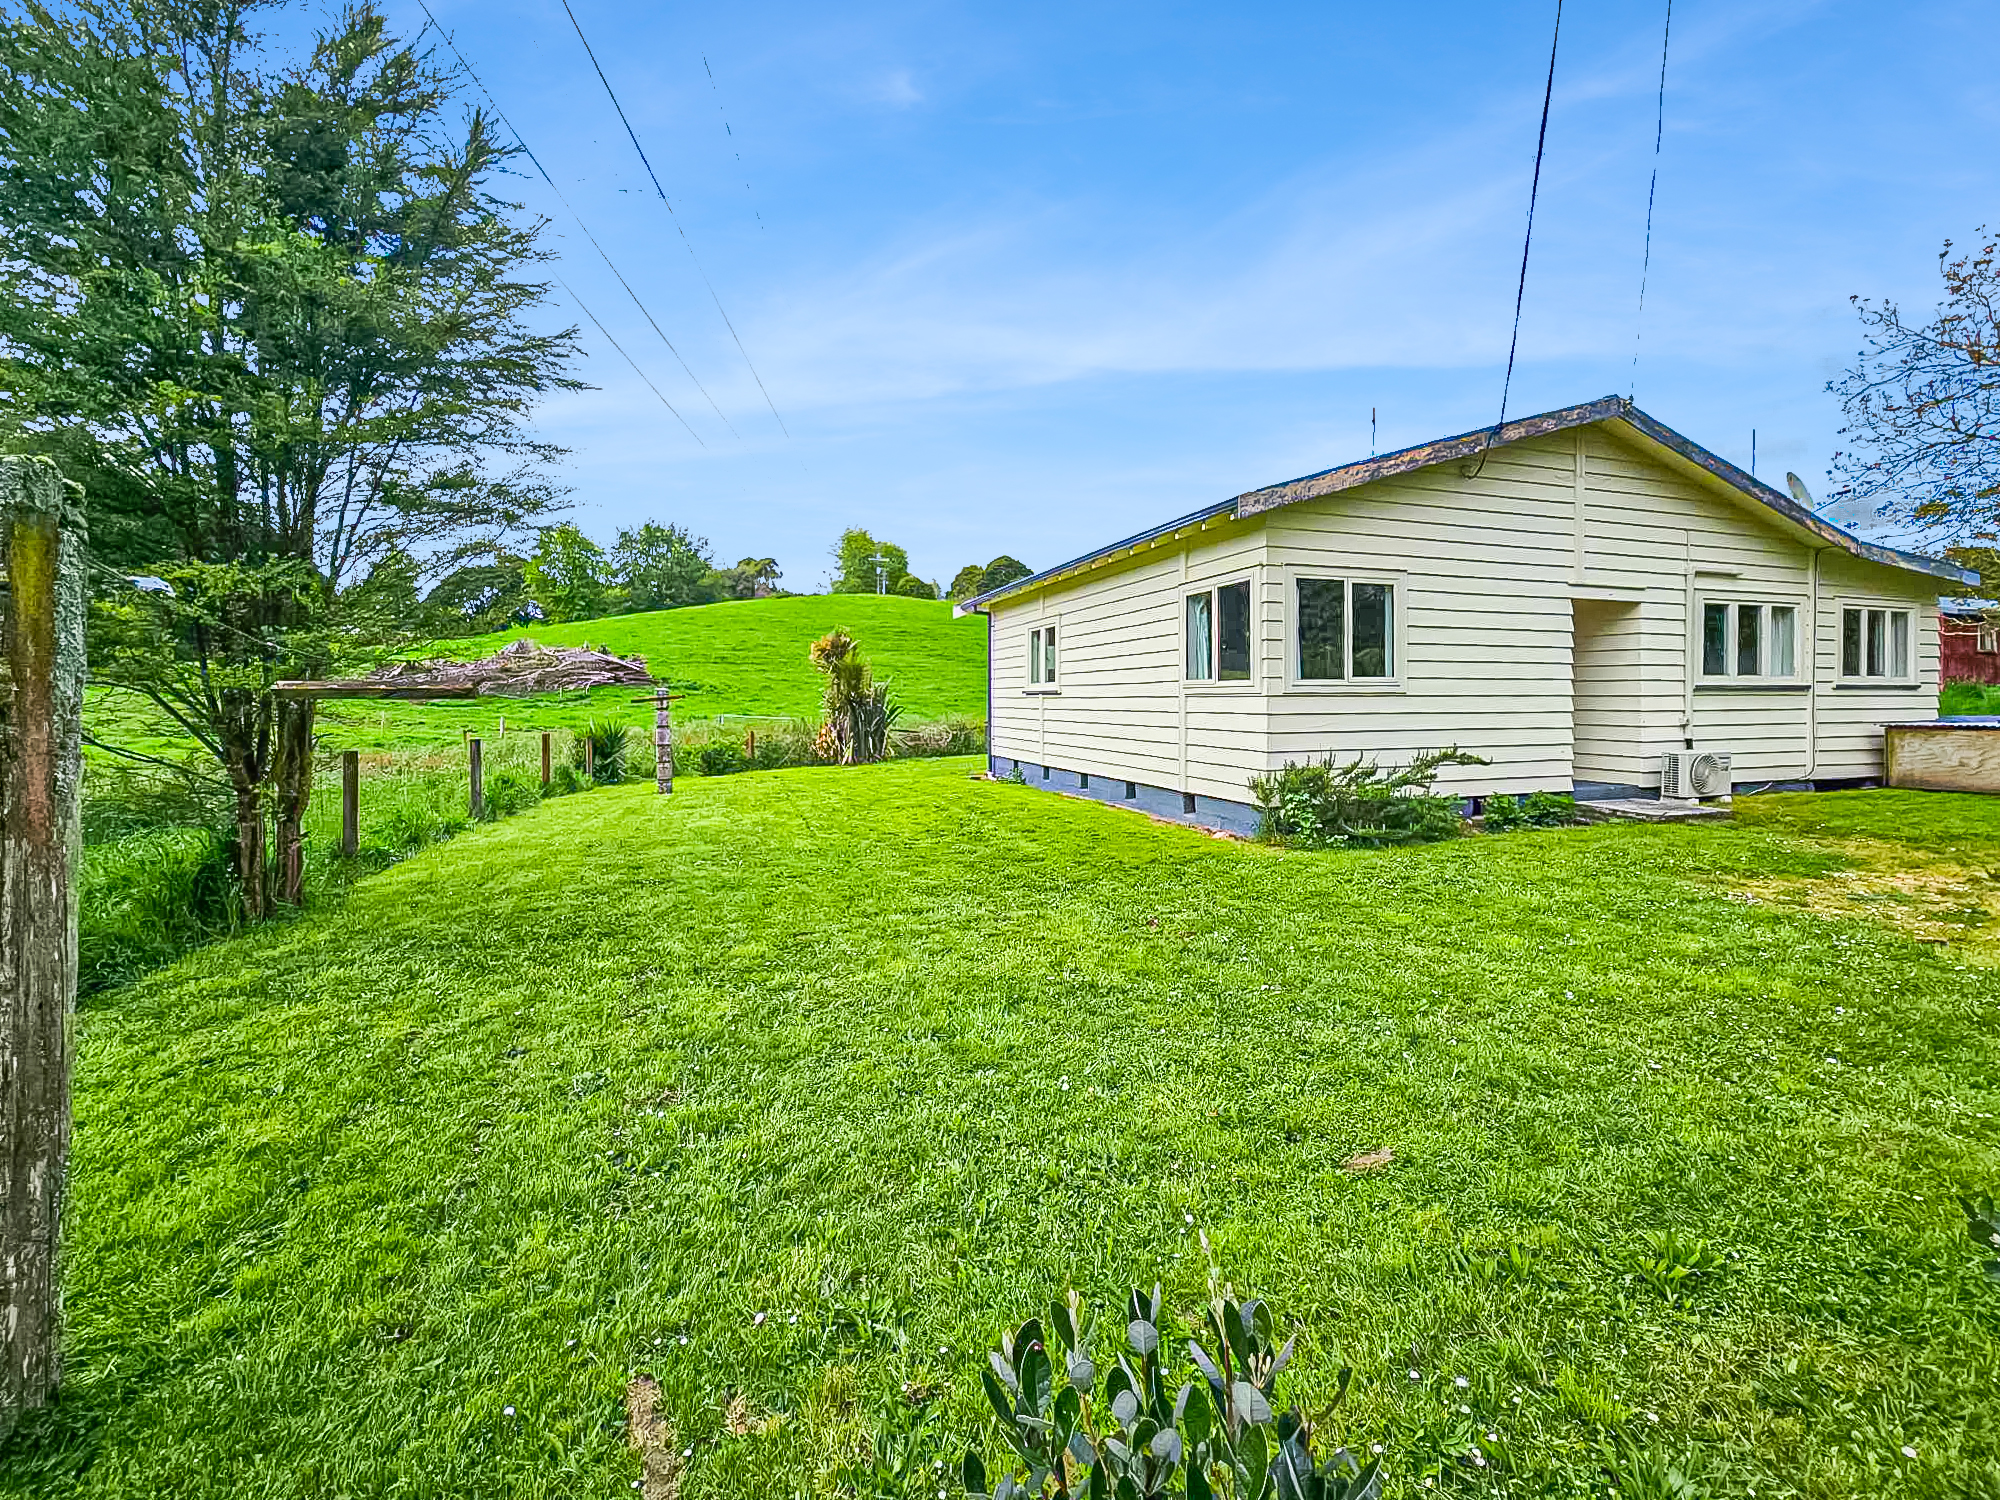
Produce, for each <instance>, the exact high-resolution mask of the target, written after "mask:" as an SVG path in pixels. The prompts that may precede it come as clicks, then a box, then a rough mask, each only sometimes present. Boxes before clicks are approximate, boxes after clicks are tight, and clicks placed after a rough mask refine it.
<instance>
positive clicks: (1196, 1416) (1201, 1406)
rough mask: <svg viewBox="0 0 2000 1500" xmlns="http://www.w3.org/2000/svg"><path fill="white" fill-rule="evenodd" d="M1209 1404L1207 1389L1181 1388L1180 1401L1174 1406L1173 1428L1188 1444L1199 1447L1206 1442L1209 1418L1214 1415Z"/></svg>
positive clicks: (1190, 1386)
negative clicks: (1179, 1431)
mask: <svg viewBox="0 0 2000 1500" xmlns="http://www.w3.org/2000/svg"><path fill="white" fill-rule="evenodd" d="M1214 1410H1215V1409H1214V1408H1213V1407H1212V1406H1211V1405H1210V1404H1209V1395H1208V1388H1207V1387H1206V1386H1203V1387H1201V1388H1199V1389H1197V1388H1196V1387H1194V1386H1192V1385H1188V1386H1183V1387H1181V1399H1180V1400H1179V1401H1178V1402H1176V1403H1175V1406H1174V1426H1176V1427H1178V1428H1180V1430H1181V1433H1182V1435H1183V1436H1185V1437H1186V1438H1187V1440H1188V1441H1189V1442H1190V1443H1193V1444H1195V1445H1196V1446H1197V1447H1199V1446H1200V1445H1201V1444H1203V1443H1205V1442H1207V1441H1208V1434H1209V1431H1210V1424H1209V1418H1210V1417H1211V1416H1213V1415H1214Z"/></svg>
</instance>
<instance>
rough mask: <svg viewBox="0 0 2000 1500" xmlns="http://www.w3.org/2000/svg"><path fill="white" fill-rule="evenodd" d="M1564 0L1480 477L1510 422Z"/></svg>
mask: <svg viewBox="0 0 2000 1500" xmlns="http://www.w3.org/2000/svg"><path fill="white" fill-rule="evenodd" d="M1562 32H1563V8H1562V0H1556V26H1555V34H1554V35H1553V36H1551V37H1550V38H1549V81H1548V82H1547V84H1545V85H1544V86H1543V88H1542V128H1541V131H1540V133H1539V134H1538V135H1536V137H1535V175H1534V178H1533V180H1532V181H1530V183H1529V184H1528V232H1527V234H1526V235H1524V236H1523V237H1522V240H1521V280H1520V284H1519V285H1518V286H1516V287H1515V288H1514V336H1513V338H1512V339H1510V340H1509V341H1508V344H1507V377H1506V379H1504V380H1502V381H1501V382H1500V420H1499V421H1497V422H1495V423H1494V424H1493V431H1492V432H1491V433H1489V434H1488V435H1487V438H1486V443H1485V445H1484V446H1483V447H1481V448H1480V450H1479V462H1478V464H1477V465H1476V466H1475V467H1474V468H1473V469H1472V470H1471V471H1470V473H1468V474H1467V476H1466V477H1467V478H1469V479H1477V478H1478V477H1479V476H1480V475H1481V474H1482V473H1484V472H1485V470H1486V455H1487V454H1488V453H1490V452H1492V450H1493V444H1494V443H1495V442H1496V441H1497V440H1498V439H1499V436H1500V434H1501V432H1502V430H1504V429H1505V427H1506V426H1507V393H1508V391H1509V390H1511V389H1512V388H1513V385H1514V354H1515V351H1516V350H1518V349H1519V348H1520V346H1521V302H1522V299H1524V298H1525V297H1526V296H1527V295H1528V251H1529V249H1530V248H1531V247H1532V246H1533V245H1534V243H1535V199H1536V197H1537V196H1538V195H1539V194H1540V193H1541V190H1542V151H1543V148H1544V147H1546V146H1547V145H1548V142H1549V101H1550V100H1552V99H1553V98H1555V92H1556V48H1557V47H1558V46H1560V45H1561V43H1562Z"/></svg>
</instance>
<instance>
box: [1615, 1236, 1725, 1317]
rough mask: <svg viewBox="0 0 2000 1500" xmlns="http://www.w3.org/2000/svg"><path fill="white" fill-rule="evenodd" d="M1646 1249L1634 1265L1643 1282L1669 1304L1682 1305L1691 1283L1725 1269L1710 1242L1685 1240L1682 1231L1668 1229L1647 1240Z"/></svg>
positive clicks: (1718, 1253)
mask: <svg viewBox="0 0 2000 1500" xmlns="http://www.w3.org/2000/svg"><path fill="white" fill-rule="evenodd" d="M1644 1239H1645V1245H1646V1248H1645V1249H1644V1250H1643V1251H1641V1252H1640V1254H1639V1255H1638V1257H1637V1258H1636V1259H1634V1260H1633V1262H1632V1270H1633V1271H1634V1272H1635V1273H1636V1274H1637V1275H1638V1277H1639V1279H1640V1280H1641V1281H1643V1282H1645V1283H1646V1285H1647V1286H1649V1287H1651V1288H1652V1289H1653V1290H1654V1291H1656V1292H1658V1293H1659V1294H1660V1295H1661V1296H1662V1297H1664V1298H1665V1299H1666V1300H1667V1301H1668V1302H1678V1301H1679V1300H1680V1299H1681V1298H1682V1297H1683V1296H1685V1295H1686V1294H1687V1292H1688V1283H1689V1282H1691V1281H1693V1280H1695V1279H1696V1278H1697V1277H1702V1276H1707V1275H1709V1274H1711V1273H1713V1272H1715V1271H1719V1270H1721V1269H1722V1255H1721V1253H1720V1252H1719V1251H1717V1250H1716V1249H1715V1248H1714V1246H1712V1245H1710V1244H1709V1243H1708V1241H1707V1240H1692V1239H1684V1238H1682V1236H1681V1234H1680V1231H1678V1230H1675V1229H1669V1230H1666V1231H1665V1232H1664V1233H1661V1234H1648V1235H1646V1236H1645V1237H1644Z"/></svg>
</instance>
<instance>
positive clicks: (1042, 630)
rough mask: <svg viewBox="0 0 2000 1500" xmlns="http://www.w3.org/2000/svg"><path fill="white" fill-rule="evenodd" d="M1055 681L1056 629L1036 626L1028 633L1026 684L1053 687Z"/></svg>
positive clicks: (1048, 626) (1052, 626)
mask: <svg viewBox="0 0 2000 1500" xmlns="http://www.w3.org/2000/svg"><path fill="white" fill-rule="evenodd" d="M1055 680H1056V628H1055V626H1054V625H1037V626H1036V627H1035V628H1034V629H1033V630H1030V631H1029V632H1028V684H1029V686H1030V687H1053V686H1054V685H1055Z"/></svg>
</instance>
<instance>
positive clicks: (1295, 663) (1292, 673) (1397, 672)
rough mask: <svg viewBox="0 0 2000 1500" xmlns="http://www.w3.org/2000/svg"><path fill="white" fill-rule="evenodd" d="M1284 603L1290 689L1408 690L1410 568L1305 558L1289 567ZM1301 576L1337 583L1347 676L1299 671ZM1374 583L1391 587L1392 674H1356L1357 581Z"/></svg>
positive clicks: (1286, 678) (1287, 684) (1343, 691)
mask: <svg viewBox="0 0 2000 1500" xmlns="http://www.w3.org/2000/svg"><path fill="white" fill-rule="evenodd" d="M1284 571H1285V607H1284V643H1283V645H1284V654H1285V675H1284V683H1285V687H1284V690H1285V691H1286V692H1287V693H1308V694H1310V693H1327V694H1355V693H1364V694H1365V693H1402V692H1407V691H1408V686H1407V684H1408V675H1409V659H1410V653H1409V619H1410V590H1409V575H1408V574H1407V573H1402V572H1396V571H1392V570H1385V569H1382V568H1349V567H1341V566H1339V565H1338V564H1328V565H1326V566H1324V567H1321V566H1315V565H1310V564H1303V563H1292V564H1287V565H1286V567H1285V570H1284ZM1301 580H1305V581H1313V580H1319V581H1323V582H1338V583H1340V584H1343V585H1344V586H1345V587H1344V589H1343V593H1342V600H1343V607H1344V609H1345V611H1346V615H1345V618H1346V631H1345V634H1346V662H1345V666H1346V668H1347V673H1348V675H1347V676H1346V677H1340V678H1332V677H1301V676H1299V583H1300V582H1301ZM1357 583H1373V584H1382V585H1385V586H1386V587H1387V588H1388V590H1389V666H1390V668H1391V670H1390V673H1389V675H1388V676H1387V677H1356V676H1354V675H1353V674H1354V585H1355V584H1357Z"/></svg>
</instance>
